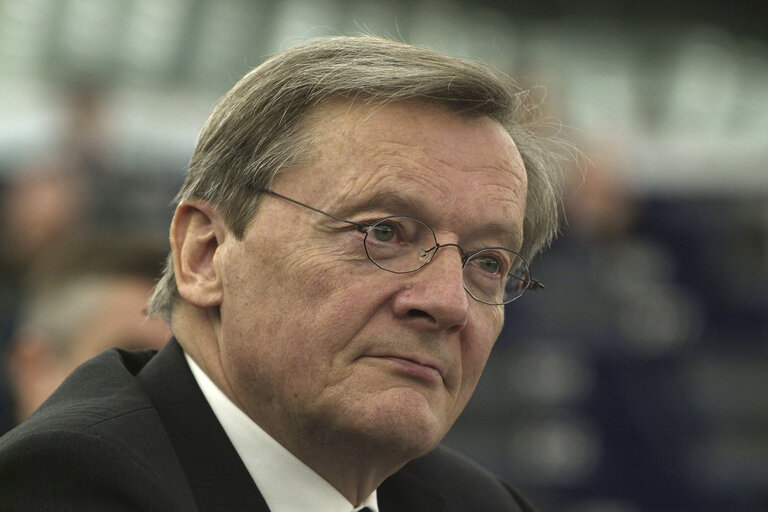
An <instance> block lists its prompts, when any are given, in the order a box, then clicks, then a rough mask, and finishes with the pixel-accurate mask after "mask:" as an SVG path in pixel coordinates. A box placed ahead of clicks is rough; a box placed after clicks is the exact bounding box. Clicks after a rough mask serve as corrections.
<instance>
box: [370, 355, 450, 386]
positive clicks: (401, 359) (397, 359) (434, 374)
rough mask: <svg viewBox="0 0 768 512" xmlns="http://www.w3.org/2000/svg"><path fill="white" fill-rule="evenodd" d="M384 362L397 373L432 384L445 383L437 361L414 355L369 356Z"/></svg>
mask: <svg viewBox="0 0 768 512" xmlns="http://www.w3.org/2000/svg"><path fill="white" fill-rule="evenodd" d="M368 357H371V358H372V359H377V360H379V361H381V362H383V363H384V364H385V365H386V366H387V368H388V369H389V370H391V371H394V372H395V373H397V374H400V375H404V376H406V377H409V378H412V379H416V380H420V381H424V382H428V383H430V384H443V383H444V380H445V379H444V377H443V371H442V370H441V368H440V367H439V366H438V364H437V363H433V362H428V361H423V360H419V359H416V358H413V357H408V356H401V355H382V356H368Z"/></svg>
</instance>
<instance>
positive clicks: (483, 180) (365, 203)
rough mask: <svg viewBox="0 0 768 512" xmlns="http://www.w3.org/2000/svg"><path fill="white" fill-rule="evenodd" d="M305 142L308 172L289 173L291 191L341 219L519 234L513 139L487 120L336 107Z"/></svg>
mask: <svg viewBox="0 0 768 512" xmlns="http://www.w3.org/2000/svg"><path fill="white" fill-rule="evenodd" d="M308 133H309V135H310V140H311V145H312V148H313V149H312V151H311V157H310V161H311V163H310V164H309V165H307V166H306V167H305V168H300V169H298V170H297V171H296V172H291V173H288V174H289V175H293V176H292V177H291V178H292V179H290V178H289V179H288V181H293V183H292V186H291V187H290V189H285V190H286V191H288V190H290V192H291V193H297V194H301V197H302V198H304V199H305V200H309V199H310V197H311V198H312V200H315V201H320V206H321V207H326V208H333V209H334V211H335V212H338V213H340V214H342V213H344V214H346V213H354V212H355V210H356V209H359V208H366V207H369V206H370V207H371V208H374V207H382V208H388V209H390V210H392V209H394V208H397V211H394V210H393V211H392V212H393V213H410V214H414V215H420V216H422V218H424V220H426V221H428V222H437V221H445V222H446V223H447V222H448V221H450V220H452V219H453V220H455V219H463V220H464V221H465V222H470V221H475V220H477V221H480V222H483V221H485V220H487V221H491V222H495V223H503V222H509V223H510V224H511V228H510V229H516V228H517V227H520V229H521V225H522V215H523V213H524V211H525V196H526V192H527V180H526V174H525V169H524V166H523V163H522V159H521V157H520V154H519V152H518V150H517V147H516V146H515V144H514V142H513V141H512V138H511V137H510V136H509V134H508V133H507V132H506V130H505V129H504V128H503V127H502V126H501V124H500V123H498V122H496V121H494V120H492V119H490V118H487V117H481V118H475V119H467V118H463V117H459V116H457V115H455V114H453V113H450V112H447V111H445V110H441V109H439V108H437V107H432V106H427V105H423V104H419V103H415V102H401V103H392V104H388V105H383V106H382V105H373V106H371V105H362V104H355V103H352V104H350V103H341V102H338V103H331V104H328V105H324V106H322V107H320V108H319V109H318V110H317V112H315V114H314V116H313V119H312V121H311V123H310V124H309V127H308ZM294 191H296V192H294ZM379 203H381V204H379ZM425 217H426V218H425ZM454 218H455V219H454ZM517 224H520V226H516V225H517ZM435 227H439V226H435Z"/></svg>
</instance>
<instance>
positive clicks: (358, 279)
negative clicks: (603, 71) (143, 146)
mask: <svg viewBox="0 0 768 512" xmlns="http://www.w3.org/2000/svg"><path fill="white" fill-rule="evenodd" d="M528 100H529V98H528V96H527V95H526V93H525V91H523V90H521V89H520V88H519V87H518V86H517V85H516V84H515V83H514V82H513V81H512V80H511V79H509V77H507V76H505V75H503V74H501V73H499V72H497V71H495V70H493V69H492V68H490V67H487V66H485V65H482V64H479V63H475V62H469V61H465V60H461V59H456V58H452V57H447V56H444V55H440V54H437V53H434V52H431V51H428V50H423V49H419V48H415V47H412V46H410V45H407V44H403V43H398V42H392V41H387V40H383V39H378V38H374V37H360V38H332V39H326V40H320V41H315V42H312V43H307V44H305V45H300V46H298V47H295V48H293V49H290V50H287V51H285V52H283V53H281V54H278V55H276V56H275V57H273V58H272V59H270V60H268V61H267V62H265V63H264V64H262V65H261V66H259V67H258V68H256V69H255V70H253V71H252V72H251V73H249V74H248V75H246V77H244V78H243V79H242V80H241V81H240V82H239V83H238V84H237V85H235V87H234V88H233V89H232V90H231V91H230V92H229V93H227V94H226V95H225V96H224V98H222V100H221V101H220V102H219V103H218V105H217V106H216V107H215V108H214V111H213V113H212V114H211V116H210V118H209V119H208V121H207V123H206V125H205V127H204V128H203V131H202V133H201V136H200V138H199V140H198V145H197V147H196V149H195V152H194V154H193V156H192V160H191V162H190V167H189V170H188V174H187V179H186V181H185V183H184V185H183V186H182V189H181V191H180V192H179V194H178V196H177V200H178V206H177V208H176V212H175V215H174V218H173V221H172V224H171V230H170V231H171V232H170V239H171V254H170V256H169V259H168V264H167V266H166V268H165V271H164V273H163V276H162V278H161V280H160V282H159V283H158V285H157V287H156V289H155V293H154V296H153V300H152V310H151V311H152V313H153V314H155V315H159V316H160V317H162V318H164V319H166V320H167V321H168V322H169V324H170V326H171V330H172V332H173V335H174V338H173V339H172V340H171V341H170V342H169V343H168V344H166V345H165V347H164V348H163V349H162V350H160V351H159V352H157V353H155V352H154V351H124V350H112V351H107V352H105V353H103V354H101V355H100V356H97V357H96V358H94V359H92V360H90V361H89V362H87V363H86V364H84V365H82V366H81V367H80V368H79V369H78V370H77V371H76V372H74V373H73V374H72V375H71V376H70V377H69V378H68V379H67V380H66V381H65V382H64V384H63V385H62V386H61V387H60V388H59V389H58V391H57V392H56V393H55V394H54V395H53V397H52V398H51V399H50V400H49V401H47V402H46V404H44V405H43V406H42V407H41V408H40V409H39V410H38V411H37V412H36V413H35V414H34V415H33V416H32V417H31V418H30V419H29V420H27V421H26V422H25V423H24V424H22V425H21V426H20V427H18V428H16V429H14V430H13V431H12V432H10V433H9V434H7V435H6V436H4V437H3V438H2V439H0V510H3V511H10V510H33V509H34V510H39V509H45V508H55V509H56V510H59V511H74V510H77V511H82V510H113V511H116V510H126V511H127V510H134V511H135V510H178V511H182V510H184V511H187V510H200V511H203V510H230V511H232V510H262V511H267V510H269V511H271V512H287V511H290V512H296V511H299V510H312V511H314V512H352V511H356V512H357V511H362V510H367V511H372V512H395V511H397V512H407V511H417V510H418V511H420V512H424V511H446V512H450V511H454V512H458V511H467V510H493V511H502V510H508V511H521V510H532V507H531V505H530V504H528V503H527V501H526V500H525V499H524V498H523V497H522V496H521V495H520V494H519V493H518V492H517V491H516V490H514V489H513V488H512V487H510V486H509V485H507V484H506V483H505V482H503V481H502V480H500V479H499V478H498V477H496V476H494V475H492V474H491V473H489V472H487V471H486V470H484V469H482V468H480V467H479V466H477V465H476V464H474V463H472V462H470V461H469V460H467V459H465V458H464V457H462V456H460V455H459V454H457V453H455V452H453V451H451V450H449V449H447V448H444V447H440V446H439V445H440V441H441V440H442V438H443V436H444V435H445V434H446V432H447V431H448V429H449V428H450V427H451V425H452V424H453V423H454V421H455V420H456V418H457V417H458V416H459V414H460V413H461V411H462V410H463V409H464V406H465V405H466V403H467V401H468V400H469V398H470V397H471V395H472V393H473V391H474V389H475V386H476V385H477V382H478V379H479V378H480V375H481V373H482V370H483V368H484V366H485V363H486V361H487V359H488V357H489V355H490V351H491V349H492V347H493V345H494V343H495V341H496V338H497V337H498V335H499V333H500V331H501V327H502V324H503V321H504V310H505V305H506V304H509V303H510V302H512V301H514V300H516V299H518V298H519V297H520V296H521V295H522V294H523V293H524V292H525V291H526V290H528V289H536V288H539V287H541V284H540V283H538V282H537V281H535V280H534V279H533V278H532V277H531V274H530V269H529V267H528V263H527V260H530V259H531V258H532V257H533V256H534V255H535V254H537V253H538V252H539V251H540V250H541V249H543V248H544V247H545V246H546V245H548V243H549V242H550V241H551V239H552V238H553V237H554V235H555V233H556V231H557V229H558V225H559V213H560V179H559V175H560V172H559V167H558V165H557V159H556V157H555V155H554V154H553V153H552V152H551V151H550V150H549V149H546V148H545V147H544V146H543V143H542V142H541V141H540V140H539V138H538V137H536V136H535V135H534V134H533V132H532V131H531V130H529V129H528V128H527V126H526V125H527V124H528V123H527V120H528V117H529V114H530V112H531V109H532V108H534V106H533V105H531V104H530V102H529V101H528ZM73 411H77V414H73Z"/></svg>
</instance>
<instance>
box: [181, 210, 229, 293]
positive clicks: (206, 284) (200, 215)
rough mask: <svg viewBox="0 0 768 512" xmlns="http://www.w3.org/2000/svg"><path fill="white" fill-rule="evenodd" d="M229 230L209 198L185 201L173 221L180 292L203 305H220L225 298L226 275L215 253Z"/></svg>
mask: <svg viewBox="0 0 768 512" xmlns="http://www.w3.org/2000/svg"><path fill="white" fill-rule="evenodd" d="M227 234H228V231H227V229H226V227H225V225H224V222H223V221H221V219H220V218H219V215H218V213H217V212H216V211H215V210H214V208H213V206H211V205H210V204H209V203H207V202H205V201H199V200H191V201H183V202H182V203H181V204H180V205H179V206H178V207H177V208H176V213H175V214H174V215H173V221H172V222H171V249H172V251H173V270H174V273H175V274H176V286H177V287H178V290H179V295H181V297H182V298H183V299H184V300H186V301H187V302H189V303H190V304H192V305H194V306H197V307H199V308H210V307H216V306H219V305H220V304H221V300H222V278H221V274H220V273H219V272H218V269H217V268H216V265H215V264H214V255H215V254H216V251H217V250H219V248H220V247H221V245H222V244H223V243H224V240H225V237H226V236H227Z"/></svg>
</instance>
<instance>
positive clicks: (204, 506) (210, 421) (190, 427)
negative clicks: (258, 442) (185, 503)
mask: <svg viewBox="0 0 768 512" xmlns="http://www.w3.org/2000/svg"><path fill="white" fill-rule="evenodd" d="M137 378H138V380H139V382H140V383H141V385H142V386H143V387H144V390H145V391H146V393H147V395H148V396H149V398H150V400H151V401H152V403H153V404H154V406H155V408H156V409H157V412H158V414H159V415H160V418H161V420H162V422H163V425H164V426H165V429H166V432H167V434H168V437H169V438H170V440H171V444H172V445H173V448H174V450H175V451H176V455H177V457H178V458H179V462H180V463H181V466H182V468H183V469H184V472H185V474H186V476H187V479H188V481H189V485H190V487H191V489H192V493H193V494H194V496H195V501H196V502H197V505H198V509H199V511H200V512H214V511H221V512H224V511H227V512H230V511H237V510H249V511H255V512H269V508H268V507H267V504H266V502H265V501H264V498H263V497H262V496H261V493H259V490H258V489H257V488H256V484H255V483H254V482H253V479H252V478H251V475H250V474H249V473H248V470H247V469H246V468H245V465H244V464H243V462H242V461H241V460H240V457H239V455H238V454H237V451H236V450H235V448H234V447H233V446H232V443H231V442H230V441H229V438H228V437H227V435H226V433H225V432H224V429H223V428H222V427H221V425H220V424H219V421H218V419H216V416H215V415H214V414H213V411H212V410H211V408H210V406H209V405H208V402H207V401H206V400H205V397H204V396H203V394H202V392H201V391H200V388H199V387H198V386H197V382H196V381H195V379H194V377H193V376H192V373H191V371H190V370H189V367H188V366H187V362H186V361H185V359H184V352H183V350H182V348H181V346H180V345H179V344H178V342H177V341H176V340H175V339H172V340H171V341H170V342H168V344H167V345H166V346H165V348H163V349H162V350H161V351H160V352H158V354H157V355H156V356H155V357H153V358H152V360H151V361H150V362H149V363H147V365H146V366H145V367H144V368H143V369H142V370H141V372H140V373H139V374H138V375H137Z"/></svg>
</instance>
